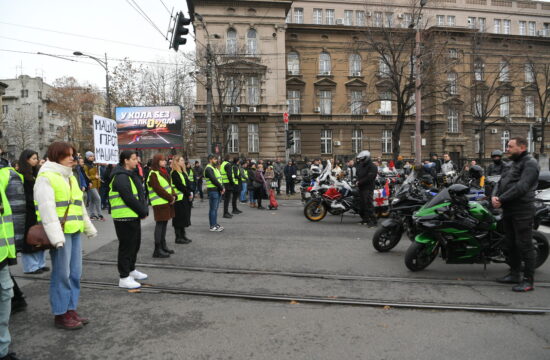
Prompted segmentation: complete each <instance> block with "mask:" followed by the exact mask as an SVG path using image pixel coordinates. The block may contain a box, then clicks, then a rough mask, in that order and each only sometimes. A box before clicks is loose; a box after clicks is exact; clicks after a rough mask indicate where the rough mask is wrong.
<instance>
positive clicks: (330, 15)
mask: <svg viewBox="0 0 550 360" xmlns="http://www.w3.org/2000/svg"><path fill="white" fill-rule="evenodd" d="M325 16H326V24H327V25H334V9H327V10H326V11H325Z"/></svg>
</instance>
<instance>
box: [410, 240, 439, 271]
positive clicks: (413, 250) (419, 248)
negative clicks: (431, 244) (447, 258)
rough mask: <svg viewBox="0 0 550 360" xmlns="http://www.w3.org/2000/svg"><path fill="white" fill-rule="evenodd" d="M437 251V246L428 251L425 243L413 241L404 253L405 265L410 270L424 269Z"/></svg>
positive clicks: (433, 258)
mask: <svg viewBox="0 0 550 360" xmlns="http://www.w3.org/2000/svg"><path fill="white" fill-rule="evenodd" d="M438 253H439V247H436V248H435V249H433V250H432V251H430V249H429V248H428V245H427V244H422V243H419V242H416V241H415V242H413V243H412V244H411V246H409V248H408V249H407V252H406V253H405V265H406V266H407V268H409V270H411V271H420V270H424V269H425V268H427V267H428V265H430V264H431V263H432V262H433V261H434V260H435V258H436V257H437V254H438Z"/></svg>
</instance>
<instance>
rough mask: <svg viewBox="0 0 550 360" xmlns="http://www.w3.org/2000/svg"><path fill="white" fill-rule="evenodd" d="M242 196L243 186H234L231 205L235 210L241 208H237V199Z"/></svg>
mask: <svg viewBox="0 0 550 360" xmlns="http://www.w3.org/2000/svg"><path fill="white" fill-rule="evenodd" d="M240 196H241V187H240V186H235V187H233V199H232V200H231V206H232V207H233V211H235V210H239V209H237V201H238V200H239V197H240Z"/></svg>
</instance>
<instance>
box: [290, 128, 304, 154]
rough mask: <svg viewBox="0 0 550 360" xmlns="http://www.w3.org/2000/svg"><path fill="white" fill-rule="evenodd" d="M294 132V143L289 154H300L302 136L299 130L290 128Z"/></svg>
mask: <svg viewBox="0 0 550 360" xmlns="http://www.w3.org/2000/svg"><path fill="white" fill-rule="evenodd" d="M291 131H292V133H293V134H294V144H292V146H291V147H290V154H291V155H295V154H301V153H302V138H301V134H300V130H291Z"/></svg>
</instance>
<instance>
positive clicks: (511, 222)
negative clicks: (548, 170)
mask: <svg viewBox="0 0 550 360" xmlns="http://www.w3.org/2000/svg"><path fill="white" fill-rule="evenodd" d="M507 150H508V153H509V154H510V156H509V157H510V159H511V160H512V164H511V166H510V169H509V170H508V171H507V172H506V173H505V174H504V176H503V177H502V179H501V180H500V184H499V187H498V189H497V191H496V194H495V195H496V196H493V198H492V203H493V207H495V208H500V207H502V210H503V217H504V219H503V224H504V233H505V234H506V242H507V247H508V260H509V265H510V273H509V274H508V275H506V276H504V277H502V278H499V279H497V281H498V282H501V283H506V284H517V285H516V286H514V287H513V288H512V290H513V291H517V292H526V291H531V290H534V289H535V287H534V273H535V258H536V253H535V248H534V246H533V220H534V217H535V206H534V202H535V190H536V188H537V184H538V178H539V172H540V168H539V165H538V163H537V161H536V160H535V159H533V158H532V157H531V156H530V155H528V154H527V140H526V139H525V138H524V137H521V136H518V137H514V138H512V139H510V141H509V142H508V147H507ZM522 262H523V263H524V264H525V266H524V269H523V277H521V274H520V272H521V263H522Z"/></svg>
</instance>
